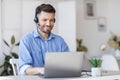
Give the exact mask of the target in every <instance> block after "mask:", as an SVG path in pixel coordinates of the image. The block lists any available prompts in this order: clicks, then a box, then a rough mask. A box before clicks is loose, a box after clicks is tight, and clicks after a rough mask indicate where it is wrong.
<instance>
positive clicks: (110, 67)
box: [101, 54, 120, 71]
mask: <svg viewBox="0 0 120 80" xmlns="http://www.w3.org/2000/svg"><path fill="white" fill-rule="evenodd" d="M102 60H103V61H102V64H101V68H102V70H104V71H120V69H119V65H118V62H117V59H116V58H115V57H114V56H113V55H110V54H104V55H103V56H102Z"/></svg>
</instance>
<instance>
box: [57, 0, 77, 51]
mask: <svg viewBox="0 0 120 80" xmlns="http://www.w3.org/2000/svg"><path fill="white" fill-rule="evenodd" d="M75 5H76V3H75V1H66V2H65V1H63V2H59V3H58V21H59V22H58V34H59V35H61V36H62V37H63V38H64V39H65V41H66V43H67V44H68V46H69V48H70V51H76V6H75ZM68 13H69V14H68Z"/></svg>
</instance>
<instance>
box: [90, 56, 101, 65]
mask: <svg viewBox="0 0 120 80" xmlns="http://www.w3.org/2000/svg"><path fill="white" fill-rule="evenodd" d="M89 62H90V63H91V65H92V66H93V67H99V66H100V65H101V63H102V60H101V59H97V58H91V59H89Z"/></svg>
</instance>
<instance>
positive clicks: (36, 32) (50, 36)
mask: <svg viewBox="0 0 120 80" xmlns="http://www.w3.org/2000/svg"><path fill="white" fill-rule="evenodd" d="M33 35H34V37H36V38H37V37H40V38H41V39H42V37H41V35H40V34H39V32H38V28H35V29H34V31H33ZM54 37H55V35H54V34H53V33H52V32H51V33H50V35H49V38H48V39H47V40H50V39H52V38H54Z"/></svg>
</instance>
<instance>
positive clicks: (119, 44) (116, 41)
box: [108, 32, 120, 57]
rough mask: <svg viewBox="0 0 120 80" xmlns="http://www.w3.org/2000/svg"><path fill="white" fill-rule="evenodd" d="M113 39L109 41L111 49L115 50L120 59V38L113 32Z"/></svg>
mask: <svg viewBox="0 0 120 80" xmlns="http://www.w3.org/2000/svg"><path fill="white" fill-rule="evenodd" d="M111 34H112V35H111V37H110V38H109V39H108V44H109V46H110V47H112V48H114V49H115V53H116V54H115V56H116V57H120V36H117V35H115V34H113V33H112V32H111Z"/></svg>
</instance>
